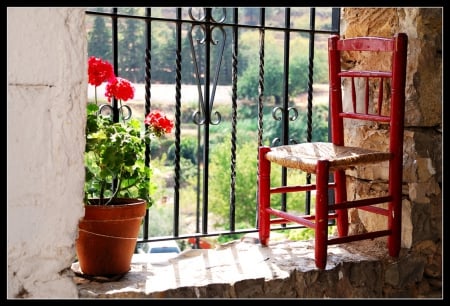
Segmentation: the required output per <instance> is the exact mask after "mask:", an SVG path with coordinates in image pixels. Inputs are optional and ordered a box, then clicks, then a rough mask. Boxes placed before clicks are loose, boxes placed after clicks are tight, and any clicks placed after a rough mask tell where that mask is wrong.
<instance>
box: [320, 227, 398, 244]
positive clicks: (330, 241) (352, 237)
mask: <svg viewBox="0 0 450 306" xmlns="http://www.w3.org/2000/svg"><path fill="white" fill-rule="evenodd" d="M391 233H392V231H391V230H383V231H374V232H370V233H364V234H355V235H350V236H345V237H337V238H329V239H328V241H327V244H328V245H332V244H338V243H347V242H352V241H358V240H367V239H374V238H378V237H383V236H389V235H391Z"/></svg>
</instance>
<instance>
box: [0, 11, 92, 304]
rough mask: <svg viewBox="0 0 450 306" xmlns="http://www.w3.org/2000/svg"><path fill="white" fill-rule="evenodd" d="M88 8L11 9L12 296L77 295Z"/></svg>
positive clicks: (9, 183)
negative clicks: (73, 265) (75, 262)
mask: <svg viewBox="0 0 450 306" xmlns="http://www.w3.org/2000/svg"><path fill="white" fill-rule="evenodd" d="M84 20H85V8H62V7H59V8H51V7H48V8H44V7H42V8H22V7H17V8H12V7H9V8H7V86H8V89H7V273H8V275H7V284H8V285H7V297H8V298H32V299H34V298H77V297H78V293H77V290H76V287H75V285H74V283H73V282H72V278H71V276H70V273H68V271H70V265H71V263H72V262H73V260H74V258H75V254H76V252H75V247H74V242H75V238H76V227H77V222H78V219H79V217H81V216H82V215H83V206H82V200H83V182H84V166H83V152H84V125H85V103H86V92H87V73H86V71H87V39H86V35H85V33H86V31H85V22H84Z"/></svg>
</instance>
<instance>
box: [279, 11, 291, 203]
mask: <svg viewBox="0 0 450 306" xmlns="http://www.w3.org/2000/svg"><path fill="white" fill-rule="evenodd" d="M284 22H285V23H284V61H283V66H284V67H283V108H282V109H283V112H282V118H281V124H282V127H281V141H282V144H283V145H286V144H288V142H289V92H288V91H289V51H290V50H289V46H290V32H289V28H290V25H291V9H290V8H285V11H284ZM281 185H282V186H286V185H287V169H286V168H285V167H282V168H281ZM286 205H287V194H286V193H282V194H281V210H282V211H286V210H287V207H286Z"/></svg>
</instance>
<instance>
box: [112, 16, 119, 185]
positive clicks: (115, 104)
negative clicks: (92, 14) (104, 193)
mask: <svg viewBox="0 0 450 306" xmlns="http://www.w3.org/2000/svg"><path fill="white" fill-rule="evenodd" d="M111 19H112V20H111V22H112V40H113V63H114V64H113V67H114V74H115V75H116V76H119V51H118V50H119V35H118V30H117V7H114V8H113V14H112V16H111ZM111 106H112V110H113V122H119V105H118V102H117V99H116V97H113V99H112V102H111ZM113 189H115V188H113Z"/></svg>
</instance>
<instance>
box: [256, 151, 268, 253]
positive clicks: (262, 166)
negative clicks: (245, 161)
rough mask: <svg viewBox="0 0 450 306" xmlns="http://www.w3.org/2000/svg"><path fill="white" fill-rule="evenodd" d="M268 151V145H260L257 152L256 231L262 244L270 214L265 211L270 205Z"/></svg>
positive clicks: (265, 243) (264, 239)
mask: <svg viewBox="0 0 450 306" xmlns="http://www.w3.org/2000/svg"><path fill="white" fill-rule="evenodd" d="M269 151H270V148H269V147H260V148H259V152H258V153H259V157H258V161H259V164H258V184H259V185H258V232H259V241H260V243H261V244H262V245H264V246H266V245H268V243H269V237H270V215H269V214H268V213H267V211H266V209H267V208H269V207H270V161H268V160H267V159H266V158H265V155H266V153H267V152H269Z"/></svg>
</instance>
